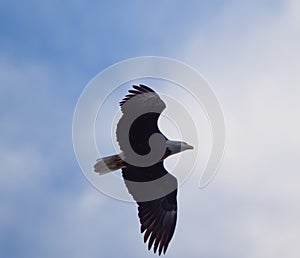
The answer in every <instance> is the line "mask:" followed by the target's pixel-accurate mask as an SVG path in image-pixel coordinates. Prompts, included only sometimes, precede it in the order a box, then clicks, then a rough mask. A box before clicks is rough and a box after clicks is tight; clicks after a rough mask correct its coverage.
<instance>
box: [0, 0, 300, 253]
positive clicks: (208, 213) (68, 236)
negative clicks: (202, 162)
mask: <svg viewBox="0 0 300 258" xmlns="http://www.w3.org/2000/svg"><path fill="white" fill-rule="evenodd" d="M299 11H300V5H299V3H298V2H297V1H293V0H290V1H188V2H185V3H184V2H182V1H154V2H153V1H152V2H145V1H127V2H125V1H111V2H109V3H108V2H106V3H105V2H101V1H88V2H83V1H64V2H63V3H61V2H60V1H43V2H42V1H27V2H26V3H25V2H24V3H15V2H13V1H1V3H0V89H1V95H0V105H1V108H0V110H1V111H0V142H1V144H0V160H1V162H0V168H1V174H0V193H1V194H0V205H1V213H0V256H1V257H25V258H26V257H30V258H32V257H45V258H47V257H49V258H50V257H124V256H125V257H154V255H153V254H152V253H151V252H148V251H147V250H146V246H144V244H143V243H142V236H141V235H140V233H139V225H138V220H137V214H136V208H135V206H134V205H133V204H129V203H124V202H121V201H116V200H114V199H111V198H109V197H107V196H105V195H103V194H101V193H99V192H98V191H96V190H95V189H94V188H93V187H92V186H91V185H90V184H89V183H88V182H87V180H86V179H85V178H84V176H83V175H82V173H81V171H80V168H79V166H78V164H77V162H76V158H75V155H74V152H73V148H72V134H71V130H72V117H73V112H74V108H75V105H76V102H77V100H78V98H79V96H80V94H81V92H82V90H83V89H84V87H85V85H86V84H87V83H88V81H89V80H90V79H91V78H92V77H93V76H95V75H96V74H97V73H98V72H100V71H101V70H102V69H104V68H106V67H107V66H109V65H112V64H114V63H115V62H118V61H121V60H123V59H126V58H131V57H136V56H141V55H159V56H167V57H172V58H176V59H179V60H182V61H184V62H186V63H188V64H190V65H192V66H193V67H195V68H196V69H198V70H199V72H201V73H202V74H204V75H205V77H206V79H208V80H209V81H210V82H211V84H212V87H213V90H214V91H215V93H216V95H217V96H218V98H219V100H220V102H221V105H222V106H223V109H224V113H225V119H226V126H227V139H226V140H227V147H226V153H225V156H224V161H223V165H222V167H221V169H220V171H219V173H218V175H217V177H216V178H215V179H214V181H213V182H212V183H211V184H210V185H209V186H208V187H207V188H205V189H202V190H201V189H198V188H197V185H196V183H194V182H197V181H198V177H199V173H200V172H201V171H200V170H201V168H202V167H201V166H200V167H199V173H196V174H195V175H194V179H196V180H189V181H188V182H187V183H186V184H184V185H183V187H181V188H180V195H179V220H178V225H177V229H176V232H175V236H174V239H173V240H172V243H171V244H170V247H169V250H168V253H167V256H168V257H182V256H185V257H207V258H210V257H222V258H223V257H224V258H225V257H231V258H233V257H239V258H240V257H242V258H247V257H275V258H276V257H283V256H284V257H299V253H300V249H299V247H298V244H297V243H298V242H297V240H298V236H299V233H300V223H299V222H298V218H299V215H300V209H299V207H298V206H299V201H300V200H299V199H300V193H299V190H298V184H297V182H299V179H300V178H299V175H298V173H297V172H298V171H299V164H298V161H299V144H300V139H299V134H298V131H299V129H300V123H299V121H298V120H299V119H297V117H298V116H299V111H300V106H299V101H298V99H299V94H300V92H299V78H298V77H299V76H298V70H299V58H300V56H299V47H298V45H299V41H300V34H299V31H300V30H299V29H300V28H299V24H300V20H299V15H298V13H299Z"/></svg>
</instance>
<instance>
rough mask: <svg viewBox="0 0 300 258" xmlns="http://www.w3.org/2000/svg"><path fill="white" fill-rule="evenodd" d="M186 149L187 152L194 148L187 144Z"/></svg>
mask: <svg viewBox="0 0 300 258" xmlns="http://www.w3.org/2000/svg"><path fill="white" fill-rule="evenodd" d="M186 149H187V150H192V149H194V147H193V146H192V145H189V144H187V145H186Z"/></svg>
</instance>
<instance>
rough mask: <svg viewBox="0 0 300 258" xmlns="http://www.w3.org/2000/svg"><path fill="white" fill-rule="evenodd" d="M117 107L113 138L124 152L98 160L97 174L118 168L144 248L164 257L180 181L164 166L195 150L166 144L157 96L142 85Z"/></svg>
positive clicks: (162, 106) (162, 105)
mask: <svg viewBox="0 0 300 258" xmlns="http://www.w3.org/2000/svg"><path fill="white" fill-rule="evenodd" d="M128 93H129V94H127V95H126V96H125V97H124V98H123V99H122V101H121V102H120V103H119V104H120V108H121V111H122V113H123V114H122V117H121V118H120V120H119V122H118V124H117V129H116V138H117V141H118V143H119V146H120V150H121V151H122V152H121V153H119V154H115V155H112V156H107V157H103V158H100V159H97V161H96V164H95V165H94V171H95V172H96V173H98V174H100V175H104V174H106V173H109V172H112V171H115V170H118V169H121V170H122V177H123V179H124V182H125V185H126V187H127V190H128V192H129V194H131V195H132V197H133V199H134V200H135V202H136V203H137V206H138V217H139V221H140V225H141V227H140V230H141V233H142V234H144V242H145V243H147V241H148V250H150V249H151V248H152V247H153V251H154V253H156V252H157V253H158V255H161V254H162V253H163V254H165V253H166V251H167V248H168V246H169V243H170V241H171V239H172V237H173V235H174V231H175V227H176V221H177V191H178V182H177V179H176V177H175V176H173V175H171V174H170V173H169V172H168V171H167V170H166V168H165V167H164V160H165V159H166V158H167V157H169V156H170V155H173V154H176V153H179V152H182V151H185V150H188V149H193V146H191V145H189V144H187V143H186V142H183V141H173V140H169V139H168V138H167V137H166V136H165V135H164V134H163V133H162V132H161V131H160V129H159V127H158V119H159V117H160V115H161V113H162V112H163V110H164V109H165V108H166V104H165V103H164V101H163V100H162V99H161V98H160V96H159V94H158V93H157V92H155V91H154V90H153V89H151V88H150V87H149V86H146V85H144V84H139V85H133V86H132V89H129V90H128Z"/></svg>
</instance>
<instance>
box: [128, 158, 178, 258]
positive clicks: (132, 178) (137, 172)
mask: <svg viewBox="0 0 300 258" xmlns="http://www.w3.org/2000/svg"><path fill="white" fill-rule="evenodd" d="M122 174H123V177H124V179H125V184H126V187H127V189H128V191H129V193H130V194H131V195H132V196H133V198H134V199H135V201H136V202H137V204H138V216H139V219H140V223H141V233H145V234H144V242H145V243H146V242H147V241H148V249H149V250H150V249H151V247H152V246H153V245H154V247H153V250H154V253H155V252H156V251H157V250H158V253H159V255H160V254H161V253H162V252H163V253H165V252H166V250H167V248H168V245H169V243H170V241H171V239H172V237H173V234H174V231H175V227H176V220H177V199H176V196H177V187H178V185H177V180H176V178H175V177H174V176H172V175H171V174H169V173H168V172H167V171H166V170H165V168H164V166H163V163H162V162H159V163H157V164H155V165H153V166H151V167H135V166H131V165H128V166H127V167H126V168H123V169H122ZM147 198H148V199H150V200H147V201H144V200H146V199H147Z"/></svg>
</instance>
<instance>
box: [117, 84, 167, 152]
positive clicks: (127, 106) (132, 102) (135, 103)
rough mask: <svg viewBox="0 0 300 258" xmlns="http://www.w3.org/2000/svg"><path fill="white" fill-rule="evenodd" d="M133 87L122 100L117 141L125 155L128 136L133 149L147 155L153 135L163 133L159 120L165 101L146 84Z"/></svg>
mask: <svg viewBox="0 0 300 258" xmlns="http://www.w3.org/2000/svg"><path fill="white" fill-rule="evenodd" d="M133 88H134V89H132V90H129V91H128V92H129V93H130V94H128V95H126V96H125V98H124V99H123V100H122V101H121V102H120V106H121V110H122V112H123V116H122V117H121V119H120V121H119V122H118V125H117V132H116V134H117V141H118V143H119V145H120V149H121V150H122V151H123V152H124V154H125V156H126V146H127V145H126V143H127V140H128V137H129V142H130V145H131V148H132V149H133V151H134V152H135V153H137V154H139V155H146V154H148V153H149V152H150V146H149V138H150V137H151V135H153V134H155V133H159V134H161V135H163V134H162V133H161V132H160V130H159V128H158V125H157V121H158V118H159V116H160V114H161V112H162V111H163V110H164V109H165V108H166V105H165V103H164V102H163V101H162V100H161V98H160V97H159V95H158V94H157V93H156V92H154V91H153V90H152V89H150V88H149V87H147V86H145V85H142V84H140V85H139V86H137V85H134V86H133ZM165 138H166V137H165Z"/></svg>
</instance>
